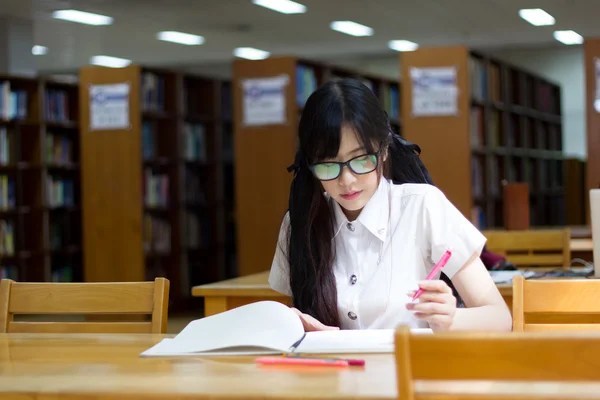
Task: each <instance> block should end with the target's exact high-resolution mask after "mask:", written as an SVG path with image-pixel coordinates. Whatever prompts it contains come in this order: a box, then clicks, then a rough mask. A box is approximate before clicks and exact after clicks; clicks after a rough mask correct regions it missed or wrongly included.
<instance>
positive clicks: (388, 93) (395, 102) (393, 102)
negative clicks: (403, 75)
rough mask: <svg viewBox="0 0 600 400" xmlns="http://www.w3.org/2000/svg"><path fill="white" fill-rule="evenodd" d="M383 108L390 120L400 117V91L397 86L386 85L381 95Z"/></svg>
mask: <svg viewBox="0 0 600 400" xmlns="http://www.w3.org/2000/svg"><path fill="white" fill-rule="evenodd" d="M381 99H382V101H383V107H384V108H385V111H386V112H387V113H388V117H389V118H390V119H399V117H400V91H399V90H398V85H386V86H385V87H384V88H383V91H382V93H381Z"/></svg>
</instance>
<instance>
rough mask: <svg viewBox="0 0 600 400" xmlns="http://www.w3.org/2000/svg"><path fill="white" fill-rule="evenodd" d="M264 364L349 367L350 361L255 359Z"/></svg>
mask: <svg viewBox="0 0 600 400" xmlns="http://www.w3.org/2000/svg"><path fill="white" fill-rule="evenodd" d="M254 362H256V363H257V364H263V365H311V366H324V367H347V366H348V365H349V364H348V361H346V360H337V359H332V358H300V357H261V358H257V359H256V360H254Z"/></svg>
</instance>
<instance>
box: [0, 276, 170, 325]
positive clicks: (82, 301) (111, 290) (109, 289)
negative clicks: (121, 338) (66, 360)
mask: <svg viewBox="0 0 600 400" xmlns="http://www.w3.org/2000/svg"><path fill="white" fill-rule="evenodd" d="M168 304H169V281H168V280H167V279H165V278H156V279H155V280H154V282H114V283H112V282H107V283H95V282H93V283H92V282H90V283H25V282H14V281H12V280H10V279H3V280H2V281H1V282H0V333H6V332H37V333H42V332H44V333H166V330H167V319H168ZM19 314H29V315H32V314H36V315H43V314H47V315H48V314H53V315H73V314H75V315H83V316H90V317H92V318H93V317H94V316H97V315H108V316H111V315H119V316H120V317H122V316H127V315H129V316H130V317H132V318H130V319H135V317H133V316H134V315H151V316H152V319H151V321H144V320H141V319H139V320H134V321H123V320H122V319H119V320H118V321H117V322H108V321H106V322H105V321H102V322H90V321H83V322H59V321H57V322H34V321H32V322H29V321H15V320H14V316H15V315H19Z"/></svg>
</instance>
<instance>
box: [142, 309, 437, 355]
mask: <svg viewBox="0 0 600 400" xmlns="http://www.w3.org/2000/svg"><path fill="white" fill-rule="evenodd" d="M412 331H413V332H414V333H420V334H432V331H431V330H430V329H413V330H412ZM394 333H395V330H394V329H364V330H335V331H318V332H304V327H303V326H302V321H301V320H300V318H299V317H298V315H297V314H296V313H295V312H294V311H293V310H292V309H291V308H289V307H287V306H286V305H284V304H281V303H278V302H275V301H259V302H255V303H251V304H248V305H244V306H241V307H237V308H234V309H231V310H228V311H225V312H222V313H219V314H215V315H211V316H209V317H205V318H201V319H197V320H195V321H192V322H190V323H189V324H188V325H187V326H186V327H185V328H184V329H183V330H182V331H181V332H180V333H179V334H178V335H177V336H175V337H174V338H167V339H162V340H161V341H160V342H159V343H158V344H156V345H154V346H152V347H151V348H149V349H147V350H146V351H144V352H142V353H141V354H140V356H142V357H161V356H162V357H170V356H202V355H203V356H234V355H260V354H281V353H312V354H319V353H321V354H322V353H327V354H335V353H337V354H341V353H343V354H358V353H393V352H394Z"/></svg>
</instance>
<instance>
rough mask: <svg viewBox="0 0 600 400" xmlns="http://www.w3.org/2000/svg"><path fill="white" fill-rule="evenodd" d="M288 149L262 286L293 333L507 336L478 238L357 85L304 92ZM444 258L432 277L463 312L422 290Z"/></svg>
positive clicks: (503, 310)
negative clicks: (290, 172) (402, 327)
mask: <svg viewBox="0 0 600 400" xmlns="http://www.w3.org/2000/svg"><path fill="white" fill-rule="evenodd" d="M299 139H300V146H299V150H298V153H297V154H296V160H295V163H294V165H293V169H294V171H295V177H294V181H293V183H292V187H291V190H290V200H289V210H288V212H287V213H286V215H285V217H284V219H283V223H282V225H281V230H280V233H279V241H278V245H277V247H276V251H275V257H274V259H273V265H272V267H271V272H270V276H269V283H270V285H271V287H272V288H273V289H274V290H276V291H278V292H280V293H283V294H286V295H289V296H291V297H292V298H293V306H294V307H293V308H294V310H295V311H296V312H297V313H298V315H299V316H300V318H301V319H302V322H303V324H304V327H305V330H307V331H308V330H322V329H340V328H341V329H382V328H395V327H396V326H397V325H398V324H401V323H403V324H409V325H411V326H413V327H427V326H429V327H431V328H432V329H433V330H446V329H477V330H481V329H484V330H510V329H511V315H510V313H509V310H508V308H507V306H506V304H505V302H504V300H503V299H502V296H501V295H500V293H499V292H498V289H497V288H496V286H495V284H494V282H493V281H492V279H491V277H490V275H489V273H488V271H487V270H486V269H485V267H484V265H483V264H482V262H481V260H480V258H479V255H480V252H481V250H482V248H483V246H484V244H485V237H484V236H483V235H482V234H481V233H480V232H479V231H478V230H477V229H476V228H475V227H474V226H473V225H472V224H471V223H470V222H469V221H468V220H467V219H466V218H465V217H464V216H463V215H462V214H461V213H460V212H459V211H458V210H457V209H456V208H455V207H454V206H453V205H452V203H450V201H448V200H447V198H446V197H445V196H444V194H443V193H442V192H441V191H440V190H439V189H437V188H436V187H435V186H433V185H430V184H427V183H426V179H425V176H424V174H423V172H422V170H421V169H420V166H419V164H418V160H417V159H416V158H417V157H418V156H417V155H416V154H414V153H412V152H410V151H407V150H406V149H405V146H403V143H402V140H401V139H400V137H399V136H398V135H397V134H395V133H392V131H391V129H390V126H389V122H388V118H387V115H386V113H385V111H384V110H383V109H382V107H381V106H380V104H379V100H378V99H377V97H376V96H375V95H374V94H373V93H372V92H371V91H370V90H369V89H368V88H367V87H366V86H365V85H363V84H362V83H360V82H359V81H357V80H353V79H343V80H338V81H332V82H329V83H327V84H325V85H323V86H322V87H321V88H319V89H318V90H317V91H315V92H314V93H313V94H312V95H311V96H310V97H309V99H308V101H307V102H306V105H305V108H304V111H303V113H302V118H301V119H300V126H299ZM448 168H452V165H448ZM446 250H451V251H452V256H451V258H450V260H449V261H448V263H447V264H446V266H445V267H444V268H443V269H442V271H443V272H444V274H445V275H446V276H447V277H449V278H450V279H451V282H452V284H453V286H454V287H455V288H456V290H457V292H458V294H459V295H460V297H461V298H462V300H463V301H464V304H465V308H457V306H456V298H455V297H454V296H453V294H452V289H451V288H450V287H449V286H448V285H447V284H446V283H445V282H443V281H442V280H440V279H434V280H429V281H426V280H425V277H426V276H427V274H428V273H429V272H430V271H431V269H432V268H433V266H434V265H435V263H436V262H437V261H438V260H439V259H440V258H441V257H442V255H443V254H444V253H445V252H446ZM438 277H439V274H438ZM418 288H421V289H422V290H423V294H422V295H421V296H420V297H419V299H418V300H416V301H415V302H412V296H413V294H414V293H415V290H417V289H418Z"/></svg>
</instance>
